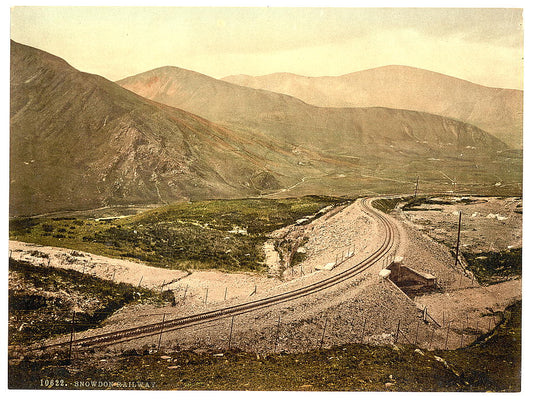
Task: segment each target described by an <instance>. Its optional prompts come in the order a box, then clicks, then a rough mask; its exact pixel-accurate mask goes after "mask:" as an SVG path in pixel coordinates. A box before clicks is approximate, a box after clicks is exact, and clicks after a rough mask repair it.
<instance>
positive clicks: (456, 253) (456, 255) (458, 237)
mask: <svg viewBox="0 0 533 403" xmlns="http://www.w3.org/2000/svg"><path fill="white" fill-rule="evenodd" d="M461 214H462V212H461V211H459V226H458V228H457V245H455V266H457V262H458V261H459V241H460V240H461Z"/></svg>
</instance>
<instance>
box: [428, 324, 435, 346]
mask: <svg viewBox="0 0 533 403" xmlns="http://www.w3.org/2000/svg"><path fill="white" fill-rule="evenodd" d="M433 336H435V328H433V331H432V332H431V339H429V347H428V350H431V345H432V344H433Z"/></svg>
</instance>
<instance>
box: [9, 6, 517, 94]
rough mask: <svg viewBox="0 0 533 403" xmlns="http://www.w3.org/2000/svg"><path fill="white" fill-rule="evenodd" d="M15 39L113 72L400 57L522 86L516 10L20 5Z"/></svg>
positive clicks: (313, 69)
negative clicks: (159, 68) (158, 68)
mask: <svg viewBox="0 0 533 403" xmlns="http://www.w3.org/2000/svg"><path fill="white" fill-rule="evenodd" d="M11 39H13V40H15V41H17V42H19V43H23V44H26V45H30V46H34V47H36V48H39V49H42V50H45V51H47V52H50V53H53V54H55V55H57V56H60V57H62V58H64V59H65V60H66V61H67V62H69V63H70V64H71V65H72V66H74V67H75V68H77V69H79V70H82V71H86V72H90V73H95V74H99V75H102V76H104V77H106V78H108V79H110V80H118V79H121V78H124V77H127V76H130V75H134V74H137V73H141V72H143V71H147V70H150V69H153V68H157V67H161V66H168V65H171V66H178V67H182V68H186V69H190V70H194V71H198V72H200V73H204V74H207V75H209V76H212V77H215V78H222V77H225V76H228V75H233V74H249V75H264V74H270V73H275V72H290V73H295V74H301V75H306V76H328V75H332V76H336V75H342V74H347V73H351V72H355V71H360V70H365V69H369V68H374V67H379V66H385V65H391V64H398V65H408V66H413V67H419V68H424V69H428V70H432V71H436V72H439V73H443V74H448V75H451V76H455V77H459V78H462V79H466V80H469V81H472V82H475V83H478V84H482V85H487V86H491V87H503V88H515V89H522V88H523V27H522V12H521V10H520V9H496V8H492V9H475V8H469V9H465V8H463V9H454V8H444V9H443V8H360V7H354V8H329V7H327V8H320V7H312V8H306V7H297V8H280V7H255V8H251V7H248V8H245V7H225V8H218V7H171V8H170V7H14V8H12V9H11Z"/></svg>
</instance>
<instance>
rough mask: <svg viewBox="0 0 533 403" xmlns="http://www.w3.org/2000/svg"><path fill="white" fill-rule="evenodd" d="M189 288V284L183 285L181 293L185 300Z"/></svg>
mask: <svg viewBox="0 0 533 403" xmlns="http://www.w3.org/2000/svg"><path fill="white" fill-rule="evenodd" d="M188 289H189V284H187V285H186V286H185V292H184V293H183V300H184V301H185V297H186V296H187V290H188Z"/></svg>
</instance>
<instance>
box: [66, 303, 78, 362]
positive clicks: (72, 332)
mask: <svg viewBox="0 0 533 403" xmlns="http://www.w3.org/2000/svg"><path fill="white" fill-rule="evenodd" d="M75 319H76V311H73V312H72V327H71V329H70V343H69V346H68V363H69V364H70V359H71V357H72V342H73V340H74V320H75Z"/></svg>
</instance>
